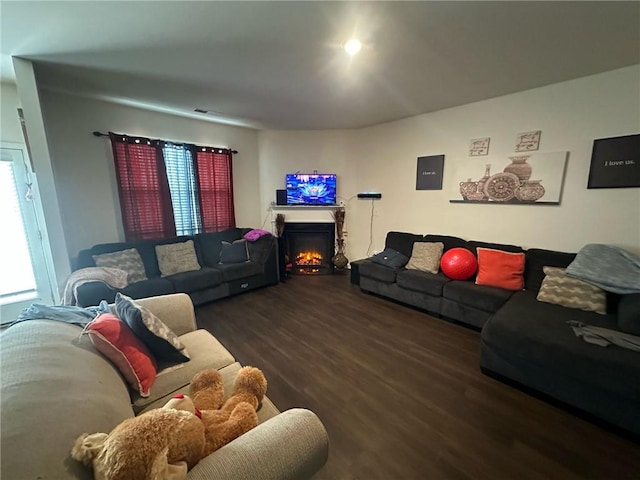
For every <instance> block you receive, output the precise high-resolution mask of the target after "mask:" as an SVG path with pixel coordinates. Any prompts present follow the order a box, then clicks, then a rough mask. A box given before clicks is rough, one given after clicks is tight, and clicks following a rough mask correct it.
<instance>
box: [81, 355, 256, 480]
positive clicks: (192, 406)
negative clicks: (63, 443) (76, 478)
mask: <svg viewBox="0 0 640 480" xmlns="http://www.w3.org/2000/svg"><path fill="white" fill-rule="evenodd" d="M266 390H267V381H266V379H265V378H264V375H263V373H262V372H261V371H260V370H259V369H257V368H254V367H243V368H242V369H240V372H238V376H237V378H236V381H235V388H234V394H233V395H232V396H231V397H230V398H229V399H228V400H227V401H226V402H225V403H224V404H223V398H224V389H223V385H222V379H221V377H220V374H219V373H218V372H217V371H216V370H204V371H202V372H200V373H198V374H196V375H195V376H194V377H193V380H192V383H191V386H190V389H189V393H190V394H191V396H192V397H193V400H192V399H191V398H189V397H188V396H186V395H182V394H177V395H175V396H174V397H173V398H172V399H171V400H169V402H168V403H167V404H166V405H165V406H164V407H162V408H158V409H154V410H150V411H149V412H146V413H144V414H142V415H139V416H137V417H133V418H129V419H127V420H125V421H123V422H122V423H120V424H119V425H118V426H117V427H116V428H114V429H113V430H112V431H111V433H109V434H108V435H107V434H106V433H94V434H92V435H88V434H86V433H85V434H83V435H81V436H80V437H79V438H78V439H77V440H76V442H75V444H74V446H73V449H72V451H71V456H72V458H74V459H76V460H78V461H80V462H82V463H84V464H85V465H87V466H92V467H93V471H94V478H95V479H96V480H174V479H176V480H177V479H185V478H186V474H187V470H188V469H191V468H192V467H193V466H194V465H195V464H196V463H198V462H199V461H200V460H201V459H202V458H204V457H205V456H207V455H209V454H210V453H211V452H213V451H215V450H217V449H218V448H220V447H222V446H223V445H225V444H227V443H229V442H230V441H232V440H234V439H235V438H238V437H239V436H240V435H242V434H243V433H245V432H247V431H249V430H251V429H252V428H253V427H255V426H256V425H257V424H258V415H257V413H256V411H257V409H258V407H259V405H260V403H261V402H262V399H263V398H264V395H265V393H266Z"/></svg>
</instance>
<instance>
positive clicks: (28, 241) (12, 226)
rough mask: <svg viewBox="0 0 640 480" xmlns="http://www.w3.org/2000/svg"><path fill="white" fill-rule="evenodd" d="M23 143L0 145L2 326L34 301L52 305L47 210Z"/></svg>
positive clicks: (0, 300) (0, 299)
mask: <svg viewBox="0 0 640 480" xmlns="http://www.w3.org/2000/svg"><path fill="white" fill-rule="evenodd" d="M37 192H38V189H37V184H36V178H35V175H34V174H33V171H32V169H31V166H30V162H29V157H28V153H27V149H26V147H25V146H24V145H20V144H11V143H4V142H3V143H0V225H1V226H2V229H3V232H2V234H0V322H3V323H4V322H7V321H11V320H13V319H15V317H17V316H18V314H19V313H20V312H21V311H22V309H24V308H26V307H28V306H29V305H30V304H32V303H44V304H52V303H53V301H54V295H53V289H52V287H51V285H52V283H51V278H50V274H49V273H50V269H49V268H48V264H47V257H46V255H45V250H44V247H43V242H42V238H43V235H42V228H43V227H41V225H43V222H42V221H41V220H42V208H41V206H40V205H39V203H38V202H39V197H38V195H37Z"/></svg>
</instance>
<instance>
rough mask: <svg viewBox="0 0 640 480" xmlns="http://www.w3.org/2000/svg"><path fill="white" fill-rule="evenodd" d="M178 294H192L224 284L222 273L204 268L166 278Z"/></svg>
mask: <svg viewBox="0 0 640 480" xmlns="http://www.w3.org/2000/svg"><path fill="white" fill-rule="evenodd" d="M166 278H167V280H169V281H170V282H171V283H172V284H173V286H174V287H175V290H176V292H184V293H191V292H195V291H196V290H202V289H204V288H210V287H215V286H216V285H220V284H221V283H222V273H221V272H220V270H218V269H216V268H211V267H202V268H201V269H200V270H193V271H191V272H183V273H176V274H175V275H170V276H168V277H166Z"/></svg>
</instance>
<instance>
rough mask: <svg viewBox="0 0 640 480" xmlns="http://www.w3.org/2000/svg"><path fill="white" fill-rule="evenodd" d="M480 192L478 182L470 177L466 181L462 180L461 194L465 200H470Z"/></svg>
mask: <svg viewBox="0 0 640 480" xmlns="http://www.w3.org/2000/svg"><path fill="white" fill-rule="evenodd" d="M477 192H478V182H474V181H473V180H471V179H470V178H468V179H467V181H466V182H460V195H462V198H464V199H465V200H470V196H472V195H473V194H474V193H477Z"/></svg>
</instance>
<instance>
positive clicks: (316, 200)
mask: <svg viewBox="0 0 640 480" xmlns="http://www.w3.org/2000/svg"><path fill="white" fill-rule="evenodd" d="M286 182H287V205H335V204H336V174H335V173H288V174H287V178H286Z"/></svg>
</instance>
